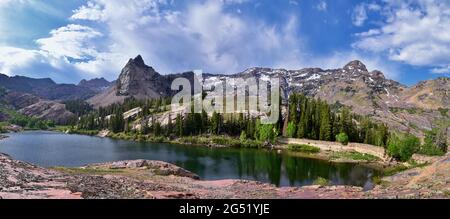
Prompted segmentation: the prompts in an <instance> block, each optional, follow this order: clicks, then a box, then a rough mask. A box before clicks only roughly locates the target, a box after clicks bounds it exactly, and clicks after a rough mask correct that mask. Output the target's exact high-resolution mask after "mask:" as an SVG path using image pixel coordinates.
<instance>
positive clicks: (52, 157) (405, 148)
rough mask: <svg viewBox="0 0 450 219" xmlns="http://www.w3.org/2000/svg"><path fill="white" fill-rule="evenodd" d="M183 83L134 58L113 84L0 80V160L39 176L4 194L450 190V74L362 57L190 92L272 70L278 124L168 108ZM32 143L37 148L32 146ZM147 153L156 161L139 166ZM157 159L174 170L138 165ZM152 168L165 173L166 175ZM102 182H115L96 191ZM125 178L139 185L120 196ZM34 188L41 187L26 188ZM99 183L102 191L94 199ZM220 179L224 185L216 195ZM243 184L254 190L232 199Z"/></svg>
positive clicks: (257, 117)
mask: <svg viewBox="0 0 450 219" xmlns="http://www.w3.org/2000/svg"><path fill="white" fill-rule="evenodd" d="M180 77H182V78H186V79H187V80H188V81H189V82H191V84H193V83H194V80H197V78H196V77H195V73H194V72H184V73H176V74H168V75H161V74H159V73H158V72H157V71H156V70H155V69H154V68H153V67H150V66H148V65H146V64H145V62H144V60H143V58H142V57H141V56H140V55H139V56H137V57H135V58H132V59H130V60H129V61H128V63H127V64H126V65H125V67H124V68H123V69H122V71H121V72H120V75H119V77H118V79H117V80H116V81H114V82H109V81H106V80H105V79H103V78H96V79H92V80H82V81H81V82H80V83H79V84H77V85H75V84H57V83H55V82H53V81H52V80H51V79H32V78H27V77H22V76H13V77H9V76H6V75H1V76H0V130H1V131H2V132H10V133H7V134H4V135H2V136H5V137H8V138H7V139H0V152H2V153H6V154H9V155H11V156H12V158H11V157H8V156H6V155H1V156H2V158H1V161H2V162H3V163H0V165H3V166H5V165H6V166H5V168H6V169H7V170H8V171H13V172H14V171H16V169H17V168H19V170H17V171H19V172H23V173H27V174H31V175H30V177H32V179H34V178H33V177H34V176H33V174H34V175H36V174H38V175H39V174H43V178H41V179H36V180H35V182H34V183H44V184H43V187H42V188H34V187H33V186H34V185H30V184H28V183H27V182H25V181H24V179H15V180H13V181H14V182H17V186H19V187H20V188H21V189H22V190H18V191H10V190H11V189H12V188H13V187H14V186H13V184H14V183H13V181H11V180H10V179H2V180H1V181H0V187H1V188H2V189H1V190H0V197H7V198H8V197H12V198H14V197H15V198H26V197H38V198H43V197H47V198H55V197H65V198H228V197H240V198H333V197H337V196H338V195H339V194H342V195H343V196H342V197H343V198H345V197H346V198H387V197H392V195H394V194H395V195H398V196H397V197H410V196H411V197H412V198H419V197H426V198H440V197H445V196H446V194H447V193H448V191H449V188H448V186H446V185H447V184H448V174H444V175H443V176H442V175H441V174H442V171H443V169H445V168H447V167H446V162H447V161H446V160H447V159H448V153H447V152H448V144H447V143H448V142H449V140H450V138H449V136H450V128H449V126H450V113H449V111H448V109H450V83H449V82H450V81H449V78H445V77H443V78H438V79H435V80H429V81H423V82H420V83H418V84H417V85H414V86H411V87H407V86H405V85H402V84H400V83H399V82H396V81H393V80H390V79H386V78H385V77H384V74H383V73H382V72H380V71H377V70H374V71H369V70H368V69H367V68H366V66H365V65H364V64H363V63H362V62H360V61H357V60H356V61H351V62H349V63H348V64H347V65H345V66H344V67H342V68H340V69H326V70H324V69H320V68H305V69H300V70H285V69H270V68H251V69H247V70H245V71H243V72H241V73H237V74H209V73H204V74H203V75H202V79H201V80H202V81H201V84H202V85H203V87H204V88H208V89H205V90H204V91H203V92H202V93H201V94H200V93H195V92H194V90H192V92H193V94H198V95H200V96H203V98H205V97H204V96H207V95H210V94H212V93H213V90H210V89H211V88H212V87H216V86H218V85H220V84H222V83H224V82H225V81H227V80H230V79H237V78H242V79H248V78H255V79H256V80H257V81H259V82H260V83H261V81H269V80H270V78H277V79H279V81H280V103H281V105H280V106H279V112H280V116H279V120H278V122H277V123H276V124H263V123H262V122H261V117H262V116H263V113H261V112H253V111H251V110H247V111H246V112H237V113H217V112H206V111H202V112H201V113H192V109H191V107H190V106H188V105H185V104H183V105H180V106H174V105H173V104H172V103H171V97H173V96H174V95H175V94H176V93H177V91H175V90H172V89H171V83H172V82H173V81H174V80H175V79H177V78H180ZM246 92H250V91H246ZM248 96H249V95H247V97H248ZM24 130H25V132H23V131H24ZM30 130H32V131H30ZM42 130H53V131H59V132H45V131H44V132H42ZM86 135H90V136H86ZM91 136H92V137H91ZM93 136H98V137H93ZM38 139H45V141H44V142H42V141H39V140H38ZM123 140H125V141H123ZM68 142H73V143H70V144H69V143H68ZM27 146H33V150H32V151H31V152H32V153H31V154H30V153H28V152H27V151H28V148H27ZM197 146H201V147H197ZM144 158H145V159H148V160H153V161H145V162H144V161H142V160H141V161H134V160H136V159H144ZM14 159H18V160H21V161H16V160H14ZM120 160H129V161H122V162H120ZM154 160H159V161H164V162H168V163H171V164H172V165H173V166H172V165H171V164H163V163H158V165H156V167H155V165H153V164H152V165H150V166H149V165H148V164H145V165H143V163H148V162H149V163H152V162H157V161H154ZM23 161H25V162H30V163H32V164H34V165H39V166H43V167H38V166H33V165H31V164H28V163H22V162H23ZM108 162H109V163H108ZM111 162H118V163H111ZM128 162H130V163H133V165H132V166H133V167H132V168H131V169H130V170H129V167H128V166H127V163H128ZM136 162H141V164H139V165H138V164H136ZM94 163H105V164H103V165H100V166H99V165H91V164H94ZM119 164H120V165H122V166H120V167H117V168H116V167H114V166H115V165H119ZM135 164H136V165H137V166H138V167H137V168H136V167H135ZM86 165H87V166H86ZM124 165H125V166H124ZM168 165H169V167H168ZM174 165H177V166H174ZM55 166H59V167H55ZM81 166H85V167H81ZM178 166H180V167H178ZM436 166H438V167H436ZM20 168H21V169H20ZM153 168H156V170H151V171H150V173H148V170H149V169H153ZM160 168H169V170H166V169H164V170H163V171H162V172H167V171H169V172H168V173H167V174H164V175H163V176H160V174H157V173H159V172H161V170H160ZM6 169H5V170H6ZM174 169H175V170H177V171H175V172H173V171H172V170H174ZM405 170H406V172H404V173H403V172H401V173H397V172H399V171H405ZM28 171H32V172H28ZM33 171H36V172H33ZM180 171H181V172H182V173H183V174H185V173H189V174H188V175H189V176H187V177H186V176H185V175H181V176H180V175H179V173H180ZM186 171H187V172H186ZM408 171H416V172H415V174H417V175H424V174H432V175H433V177H435V178H436V179H437V180H439V181H438V183H441V184H444V186H439V185H441V184H439V185H437V184H436V183H437V182H434V184H432V185H436V188H434V187H433V186H431V184H430V188H425V187H426V185H427V183H432V182H430V181H429V179H426V180H425V182H423V184H420V186H418V187H414V186H416V185H418V182H419V181H420V182H421V183H422V181H423V179H422V178H420V179H419V177H411V176H405V175H402V174H405V173H407V172H408ZM430 171H431V173H430ZM433 171H434V172H433ZM387 172H391V173H396V174H395V175H394V176H388V174H387ZM155 173H156V174H155ZM11 174H12V173H11ZM193 175H195V176H196V177H192V176H193ZM435 175H436V176H435ZM198 177H200V178H201V180H198ZM107 179H112V181H111V182H110V184H105V185H100V184H102V182H104V181H105V180H107ZM42 180H43V181H42ZM52 180H56V181H54V182H55V184H54V183H50V181H52ZM247 180H248V181H247ZM69 181H77V182H80V183H86V185H88V186H87V187H86V188H80V187H77V186H76V185H73V184H70V183H69ZM387 181H389V182H390V183H386V182H387ZM19 182H20V183H19ZM119 183H125V185H127V186H129V187H132V188H134V189H135V190H134V191H133V192H131V193H127V192H126V191H124V190H123V188H118V189H119V190H115V189H117V186H118V184H119ZM315 184H318V185H315ZM403 184H408V186H405V187H403V186H404V185H403ZM413 184H414V185H413ZM14 185H15V184H14ZM411 185H412V186H413V187H409V186H411ZM29 186H31V187H33V189H36V191H38V192H37V193H36V192H31V193H28V192H26V190H27V189H26V188H27V187H29ZM100 186H104V188H103V189H104V190H105V191H106V192H105V193H104V194H96V192H95V191H96V190H97V189H98V188H99V187H100ZM218 186H220V187H223V188H228V189H229V190H226V189H219V190H217V191H213V190H216V189H215V188H216V187H218ZM112 187H115V189H113V188H112ZM119 187H120V186H119ZM197 187H202V189H198V188H197ZM398 188H401V189H400V190H399V191H396V192H395V193H392V194H389V193H390V192H388V191H393V190H395V189H398ZM40 189H43V190H42V191H41V190H40ZM242 189H245V190H246V191H247V192H248V193H244V194H238V191H239V190H242ZM252 191H253V192H252ZM261 191H267V192H268V193H267V194H264V193H263V192H261ZM41 192H42V193H41ZM41 195H42V196H41Z"/></svg>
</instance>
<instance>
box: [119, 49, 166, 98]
mask: <svg viewBox="0 0 450 219" xmlns="http://www.w3.org/2000/svg"><path fill="white" fill-rule="evenodd" d="M161 77H162V76H161V75H160V74H159V73H158V72H156V71H155V69H153V68H152V67H150V66H148V65H146V64H145V62H144V59H143V58H142V56H141V55H138V56H136V58H134V59H130V60H129V61H128V63H127V65H126V66H125V67H124V68H123V69H122V71H121V73H120V75H119V79H118V80H117V82H116V88H117V95H118V96H129V95H131V96H135V95H140V96H145V95H153V96H154V94H153V92H152V89H155V88H156V87H157V86H158V84H161V83H163V80H162V79H161Z"/></svg>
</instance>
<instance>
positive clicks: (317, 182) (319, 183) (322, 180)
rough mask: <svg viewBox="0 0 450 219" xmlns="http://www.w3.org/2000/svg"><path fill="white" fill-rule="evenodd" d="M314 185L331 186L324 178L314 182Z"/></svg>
mask: <svg viewBox="0 0 450 219" xmlns="http://www.w3.org/2000/svg"><path fill="white" fill-rule="evenodd" d="M313 184H314V185H320V186H328V185H330V182H329V181H328V180H327V179H325V178H323V177H318V178H317V179H316V180H314V182H313Z"/></svg>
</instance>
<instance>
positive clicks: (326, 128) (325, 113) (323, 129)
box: [319, 104, 332, 141]
mask: <svg viewBox="0 0 450 219" xmlns="http://www.w3.org/2000/svg"><path fill="white" fill-rule="evenodd" d="M330 113H331V112H330V107H329V106H328V105H326V104H325V105H324V106H323V107H322V113H321V121H320V136H319V138H320V140H323V141H330V140H331V133H332V132H331V121H330Z"/></svg>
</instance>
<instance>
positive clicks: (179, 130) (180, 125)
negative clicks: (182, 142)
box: [175, 114, 184, 137]
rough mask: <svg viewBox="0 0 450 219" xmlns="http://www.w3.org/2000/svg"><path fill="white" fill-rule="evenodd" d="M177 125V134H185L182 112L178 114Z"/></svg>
mask: <svg viewBox="0 0 450 219" xmlns="http://www.w3.org/2000/svg"><path fill="white" fill-rule="evenodd" d="M175 126H176V134H177V135H178V136H179V137H181V136H183V135H184V133H183V119H182V118H181V114H178V115H177V118H176V122H175Z"/></svg>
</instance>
